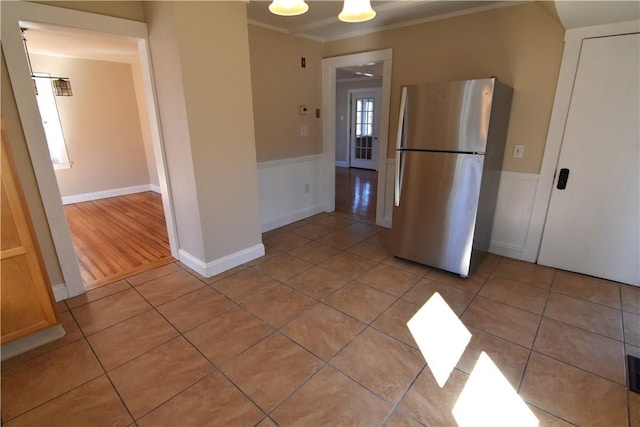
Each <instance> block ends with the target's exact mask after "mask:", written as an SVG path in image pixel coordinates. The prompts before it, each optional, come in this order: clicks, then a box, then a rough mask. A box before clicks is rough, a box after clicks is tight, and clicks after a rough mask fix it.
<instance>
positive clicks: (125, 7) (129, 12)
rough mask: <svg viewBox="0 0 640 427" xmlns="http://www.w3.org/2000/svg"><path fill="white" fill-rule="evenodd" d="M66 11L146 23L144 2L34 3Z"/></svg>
mask: <svg viewBox="0 0 640 427" xmlns="http://www.w3.org/2000/svg"><path fill="white" fill-rule="evenodd" d="M32 3H42V4H47V5H50V6H55V7H63V8H65V9H74V10H80V11H82V12H91V13H98V14H100V15H106V16H114V17H116V18H124V19H131V20H132V21H141V22H144V12H143V10H142V2H141V1H134V0H125V1H122V0H121V1H90V0H89V1H73V0H72V1H33V2H32Z"/></svg>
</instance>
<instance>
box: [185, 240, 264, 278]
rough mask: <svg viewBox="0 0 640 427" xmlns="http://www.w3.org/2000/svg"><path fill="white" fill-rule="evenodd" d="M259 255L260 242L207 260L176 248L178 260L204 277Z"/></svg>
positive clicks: (261, 252) (261, 247)
mask: <svg viewBox="0 0 640 427" xmlns="http://www.w3.org/2000/svg"><path fill="white" fill-rule="evenodd" d="M261 256H264V245H263V244H262V243H258V244H257V245H254V246H252V247H250V248H246V249H243V250H241V251H238V252H235V253H232V254H230V255H227V256H224V257H222V258H219V259H217V260H214V261H209V262H204V261H202V260H200V259H198V258H196V257H194V256H193V255H191V254H190V253H188V252H187V251H185V250H183V249H180V250H178V259H179V260H180V262H182V263H183V264H184V265H186V266H187V267H189V268H190V269H192V270H193V271H195V272H196V273H198V274H199V275H201V276H204V277H213V276H215V275H216V274H220V273H222V272H225V271H227V270H230V269H232V268H234V267H237V266H239V265H242V264H245V263H247V262H249V261H252V260H254V259H256V258H260V257H261Z"/></svg>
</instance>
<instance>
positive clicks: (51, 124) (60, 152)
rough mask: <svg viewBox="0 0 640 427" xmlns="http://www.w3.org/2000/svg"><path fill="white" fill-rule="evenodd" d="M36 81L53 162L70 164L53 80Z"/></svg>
mask: <svg viewBox="0 0 640 427" xmlns="http://www.w3.org/2000/svg"><path fill="white" fill-rule="evenodd" d="M34 75H37V76H38V75H39V76H48V74H45V73H34ZM34 80H35V82H36V87H37V88H38V95H37V96H36V100H37V102H38V109H39V110H40V116H41V118H42V125H43V127H44V133H45V136H46V138H47V145H48V147H49V156H50V157H51V162H52V163H53V164H54V165H63V164H69V155H68V153H67V146H66V144H65V141H64V135H63V134H62V125H61V124H60V117H59V116H58V106H57V105H56V100H55V97H54V96H53V88H52V87H51V80H50V79H45V78H35V79H34Z"/></svg>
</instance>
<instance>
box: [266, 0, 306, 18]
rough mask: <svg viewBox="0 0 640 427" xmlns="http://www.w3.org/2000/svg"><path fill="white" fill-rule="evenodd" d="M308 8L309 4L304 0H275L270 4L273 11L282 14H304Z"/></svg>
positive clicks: (270, 9)
mask: <svg viewBox="0 0 640 427" xmlns="http://www.w3.org/2000/svg"><path fill="white" fill-rule="evenodd" d="M307 10H309V5H308V4H306V3H305V2H304V0H273V1H272V2H271V4H270V5H269V11H270V12H271V13H273V14H275V15H281V16H295V15H302V14H303V13H305V12H306V11H307Z"/></svg>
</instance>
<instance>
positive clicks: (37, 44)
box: [26, 0, 521, 72]
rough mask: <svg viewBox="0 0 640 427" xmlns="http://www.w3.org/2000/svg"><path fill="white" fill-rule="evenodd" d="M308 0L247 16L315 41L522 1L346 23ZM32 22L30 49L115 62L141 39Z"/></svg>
mask: <svg viewBox="0 0 640 427" xmlns="http://www.w3.org/2000/svg"><path fill="white" fill-rule="evenodd" d="M307 2H308V4H309V11H308V12H307V13H305V14H303V15H299V16H289V17H284V16H278V15H274V14H272V13H271V12H269V9H268V7H269V4H270V1H268V0H251V1H249V2H248V4H247V18H248V20H249V22H250V23H251V24H254V25H260V26H263V27H267V28H271V29H274V30H277V31H282V32H285V33H288V34H292V35H296V36H301V37H307V38H311V39H314V40H319V41H329V40H336V39H341V38H345V37H351V36H354V35H359V34H365V33H370V32H375V31H380V30H382V29H386V28H393V27H398V26H403V25H410V24H414V23H418V22H425V21H429V20H436V19H442V18H445V17H449V16H455V15H460V14H465V13H473V12H478V11H481V10H485V9H488V8H495V7H502V6H506V5H511V4H517V3H521V2H514V1H479V0H472V1H458V0H455V1H452V0H444V1H443V0H403V1H397V0H396V1H375V0H374V1H372V2H371V4H372V7H373V8H374V10H375V11H376V13H377V15H376V17H375V18H374V19H373V20H371V21H368V22H360V23H345V22H340V21H339V20H338V13H340V11H341V10H342V3H343V2H342V1H325V0H307ZM28 27H29V31H27V33H26V38H27V42H28V48H29V52H30V53H35V54H38V53H40V54H49V55H58V56H68V57H76V58H87V59H101V60H108V61H117V62H133V61H135V60H136V58H137V42H136V41H135V40H133V39H127V38H124V37H115V36H111V35H106V34H102V33H91V32H87V31H79V30H72V29H69V28H60V27H57V28H56V27H51V26H45V25H38V24H33V25H31V24H30V25H28ZM365 71H366V72H371V71H367V70H365Z"/></svg>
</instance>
